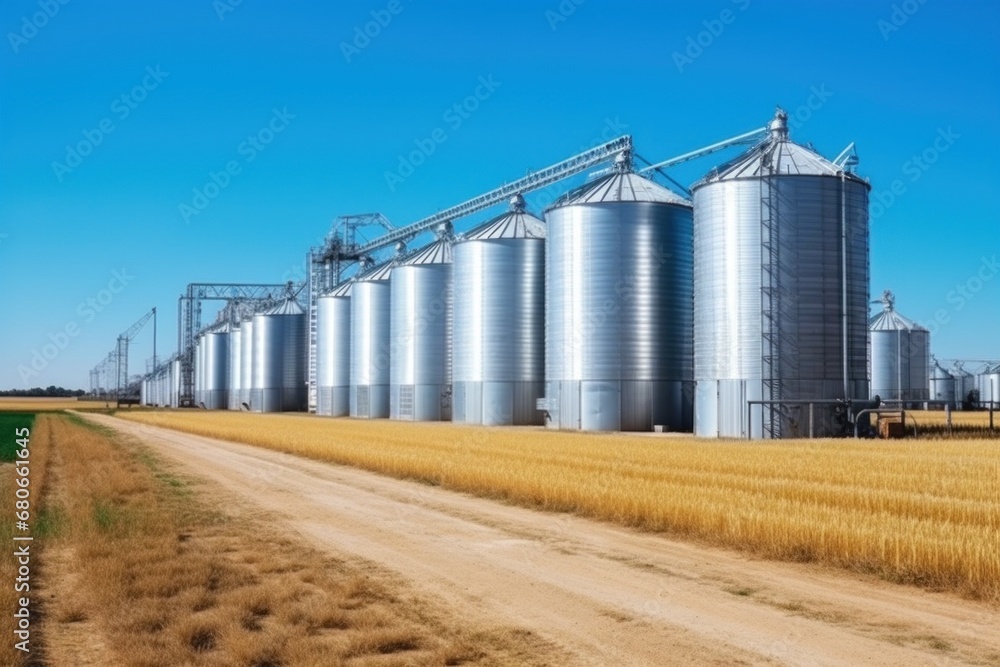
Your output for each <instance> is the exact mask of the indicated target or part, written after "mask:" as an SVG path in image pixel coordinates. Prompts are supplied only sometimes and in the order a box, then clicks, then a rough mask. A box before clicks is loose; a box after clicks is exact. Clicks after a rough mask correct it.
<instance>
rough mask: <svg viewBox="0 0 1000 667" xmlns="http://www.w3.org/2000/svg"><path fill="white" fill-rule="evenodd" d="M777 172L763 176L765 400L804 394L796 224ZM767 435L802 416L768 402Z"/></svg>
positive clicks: (779, 433) (777, 435)
mask: <svg viewBox="0 0 1000 667" xmlns="http://www.w3.org/2000/svg"><path fill="white" fill-rule="evenodd" d="M778 182H779V181H778V180H777V179H775V178H767V177H762V178H761V180H760V184H761V185H760V187H761V192H760V203H761V208H760V214H761V215H760V219H761V362H762V363H761V383H762V394H763V398H764V400H767V401H777V400H781V399H790V398H800V397H799V396H795V397H793V396H790V391H791V390H792V389H793V388H792V387H791V386H790V384H789V383H790V381H791V379H792V378H797V377H798V371H799V362H798V358H799V355H798V344H797V338H796V333H795V332H793V331H789V330H788V327H790V326H793V324H794V323H796V322H798V320H799V318H798V313H797V307H796V299H797V294H796V293H795V292H794V290H792V289H790V286H791V285H793V284H794V281H795V275H794V267H793V266H792V265H790V264H789V262H793V261H794V259H795V255H794V251H793V249H792V248H791V247H790V239H789V238H787V236H788V235H789V234H791V233H792V230H791V228H782V226H781V220H780V216H781V205H780V197H781V194H780V189H779V188H778V186H777V183H778ZM763 408H764V409H763V435H764V437H765V438H780V437H782V436H783V435H784V433H783V426H784V424H786V423H791V422H794V421H798V420H800V419H801V416H798V417H796V415H794V414H793V413H794V411H795V410H797V409H799V408H797V407H793V406H786V405H764V406H763Z"/></svg>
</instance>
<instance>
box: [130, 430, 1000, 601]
mask: <svg viewBox="0 0 1000 667" xmlns="http://www.w3.org/2000/svg"><path fill="white" fill-rule="evenodd" d="M121 416H123V417H124V418H126V419H129V420H132V421H137V422H142V423H146V424H150V425H155V426H163V427H167V428H172V429H176V430H180V431H185V432H188V433H194V434H200V435H206V436H210V437H214V438H220V439H224V440H232V441H237V442H244V443H247V444H251V445H256V446H261V447H267V448H270V449H275V450H280V451H284V452H289V453H291V454H296V455H301V456H306V457H310V458H314V459H319V460H324V461H330V462H334V463H339V464H345V465H350V466H356V467H359V468H363V469H367V470H371V471H374V472H377V473H381V474H386V475H391V476H395V477H400V478H409V479H415V480H419V481H422V482H425V483H430V484H435V485H441V486H442V487H445V488H449V489H454V490H458V491H464V492H468V493H473V494H476V495H480V496H484V497H489V498H494V499H500V500H504V501H507V502H512V503H516V504H520V505H525V506H529V507H536V508H541V509H545V510H551V511H558V512H573V513H577V514H580V515H583V516H589V517H593V518H597V519H601V520H605V521H610V522H613V523H618V524H621V525H625V526H632V527H636V528H639V529H642V530H647V531H655V532H663V533H666V534H669V535H672V536H680V537H688V538H695V539H698V540H701V541H705V542H709V543H712V544H716V545H722V546H727V547H732V548H737V549H741V550H746V551H750V552H752V553H755V554H758V555H761V556H765V557H769V558H775V559H784V560H797V561H815V562H821V563H825V564H829V565H833V566H837V567H843V568H848V569H851V570H855V571H861V572H867V573H872V574H875V575H877V576H880V577H883V578H885V579H888V580H890V581H896V582H904V583H912V584H917V585H921V586H925V587H930V588H936V589H948V590H954V591H958V592H960V593H962V594H964V595H967V596H970V597H974V598H980V599H989V600H1000V550H998V549H997V535H998V533H1000V480H998V471H1000V448H998V447H997V445H996V443H995V442H992V443H991V442H990V441H987V440H981V441H977V440H965V441H962V440H930V441H898V442H884V441H855V440H811V441H807V440H804V441H782V442H766V443H765V442H753V443H750V442H742V441H706V440H700V439H695V438H692V437H669V438H660V437H652V436H649V435H622V434H583V433H560V432H552V431H545V430H542V429H524V428H480V427H464V426H458V425H453V424H427V423H400V422H389V421H363V420H350V419H325V418H317V417H311V416H307V415H252V414H229V413H222V412H217V413H205V412H201V413H198V412H185V413H167V412H146V413H131V414H126V415H121Z"/></svg>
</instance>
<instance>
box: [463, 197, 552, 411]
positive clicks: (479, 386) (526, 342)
mask: <svg viewBox="0 0 1000 667" xmlns="http://www.w3.org/2000/svg"><path fill="white" fill-rule="evenodd" d="M452 253H453V255H454V272H455V278H454V285H455V297H454V331H455V335H454V345H453V354H452V359H453V367H452V370H453V378H452V380H453V386H454V395H453V414H452V419H453V421H455V422H460V423H467V424H487V425H511V424H514V425H524V424H542V423H543V419H542V413H541V412H539V410H538V408H537V405H536V404H537V401H538V399H539V398H542V396H543V395H544V391H545V224H544V223H543V222H542V221H541V220H539V219H538V218H536V217H534V216H532V215H530V214H528V213H526V212H525V210H524V199H523V198H521V197H520V195H519V196H517V197H516V198H515V199H514V200H512V202H511V210H510V212H508V213H505V214H503V215H501V216H499V217H497V218H494V219H493V220H490V221H489V222H487V223H485V224H483V225H481V226H479V227H476V228H475V229H473V230H471V231H470V232H468V233H466V234H464V235H463V236H462V237H461V239H459V240H458V241H457V242H456V243H455V245H454V247H453V249H452Z"/></svg>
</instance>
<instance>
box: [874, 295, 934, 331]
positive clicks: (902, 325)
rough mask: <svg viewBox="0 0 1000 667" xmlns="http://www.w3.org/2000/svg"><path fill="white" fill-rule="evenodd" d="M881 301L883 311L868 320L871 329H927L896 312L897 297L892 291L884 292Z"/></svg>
mask: <svg viewBox="0 0 1000 667" xmlns="http://www.w3.org/2000/svg"><path fill="white" fill-rule="evenodd" d="M881 302H882V307H883V310H882V312H881V313H879V314H878V315H875V316H874V317H872V318H871V319H870V320H868V330H869V331H925V332H926V331H927V329H926V328H925V327H922V326H920V325H919V324H917V323H916V322H914V321H913V320H911V319H910V318H908V317H903V316H902V315H900V314H899V313H898V312H896V297H894V296H893V294H892V292H890V291H888V290H886V291H885V292H883V293H882V298H881Z"/></svg>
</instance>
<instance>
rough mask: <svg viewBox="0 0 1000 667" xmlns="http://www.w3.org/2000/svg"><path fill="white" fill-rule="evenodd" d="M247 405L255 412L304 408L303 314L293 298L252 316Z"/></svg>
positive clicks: (305, 360) (305, 395)
mask: <svg viewBox="0 0 1000 667" xmlns="http://www.w3.org/2000/svg"><path fill="white" fill-rule="evenodd" d="M252 335H253V351H252V358H253V371H252V373H251V377H252V386H251V389H250V408H251V409H252V410H253V411H255V412H296V411H302V410H305V409H306V405H307V401H308V387H307V386H306V363H307V355H306V314H305V311H304V310H302V307H301V306H300V305H299V304H298V303H297V302H296V301H295V300H294V299H292V298H289V299H286V300H285V301H284V302H283V303H281V304H280V305H278V306H276V307H274V308H272V309H270V310H267V311H265V312H263V313H258V314H257V315H254V317H253V334H252Z"/></svg>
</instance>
